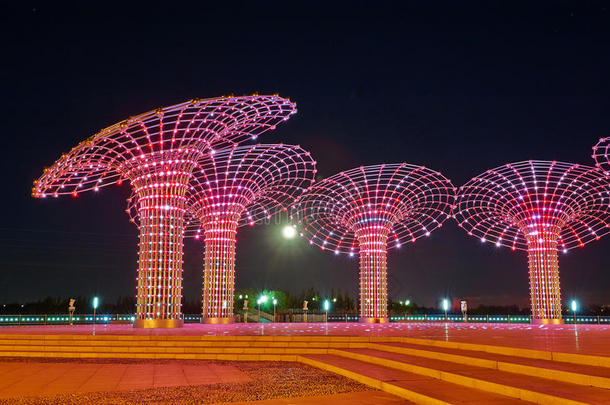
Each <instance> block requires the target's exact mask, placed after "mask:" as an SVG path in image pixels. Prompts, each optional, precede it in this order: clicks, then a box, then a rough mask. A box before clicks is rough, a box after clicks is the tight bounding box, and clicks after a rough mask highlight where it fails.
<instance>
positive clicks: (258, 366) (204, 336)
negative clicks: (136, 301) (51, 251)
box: [0, 323, 610, 405]
mask: <svg viewBox="0 0 610 405" xmlns="http://www.w3.org/2000/svg"><path fill="white" fill-rule="evenodd" d="M0 352H1V353H2V357H4V359H3V361H2V362H0V381H1V383H0V403H12V402H11V401H13V400H14V399H15V398H22V397H26V396H27V397H30V398H39V399H40V400H41V401H43V402H44V401H47V399H49V400H50V401H51V402H52V403H62V401H64V400H65V398H66V397H64V396H65V395H73V396H75V398H77V399H78V400H79V401H81V402H77V403H93V402H100V401H102V402H101V403H113V402H103V401H105V400H107V399H108V398H111V399H112V400H117V401H122V402H126V403H131V402H138V401H140V402H141V399H142V398H145V399H146V401H148V402H153V403H158V402H167V403H174V402H178V403H179V402H180V401H183V400H186V402H185V403H192V401H193V400H194V398H195V399H196V401H195V403H200V402H201V403H222V402H232V403H242V404H255V403H261V404H268V405H272V404H273V405H288V404H295V405H296V404H303V405H306V404H326V403H333V404H335V405H339V404H342V403H345V404H347V403H350V404H395V403H410V402H415V403H430V401H440V402H434V403H444V404H481V403H489V404H496V405H498V404H505V403H506V404H509V403H514V402H515V401H516V400H523V401H525V402H534V403H551V402H553V403H555V402H556V403H563V402H566V401H568V402H569V401H576V403H591V404H606V403H607V404H610V326H605V325H546V326H539V325H523V324H462V323H390V324H360V323H328V324H325V323H292V324H285V323H276V324H271V323H267V324H232V325H205V324H187V325H185V327H184V328H179V329H134V328H133V327H132V326H131V325H128V324H115V325H112V324H110V325H95V326H94V325H75V326H65V325H64V326H22V327H3V328H0ZM62 395H63V396H62ZM7 401H8V402H7ZM53 401H55V402H53ZM155 401H156V402H155ZM188 401H191V402H188ZM197 401H198V402H197ZM239 401H242V402H239ZM252 401H254V402H252ZM257 401H259V402H257ZM260 401H262V402H260ZM409 401H410V402H409ZM25 403H30V402H25ZM33 403H36V402H33ZM569 403H574V402H569Z"/></svg>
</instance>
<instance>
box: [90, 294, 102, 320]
mask: <svg viewBox="0 0 610 405" xmlns="http://www.w3.org/2000/svg"><path fill="white" fill-rule="evenodd" d="M91 304H92V305H93V324H94V325H95V313H96V311H97V307H98V306H99V304H100V299H99V298H98V297H93V302H92V303H91Z"/></svg>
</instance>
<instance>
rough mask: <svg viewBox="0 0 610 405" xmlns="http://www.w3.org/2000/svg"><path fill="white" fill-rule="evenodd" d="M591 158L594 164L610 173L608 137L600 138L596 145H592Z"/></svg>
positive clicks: (609, 143)
mask: <svg viewBox="0 0 610 405" xmlns="http://www.w3.org/2000/svg"><path fill="white" fill-rule="evenodd" d="M592 157H593V159H595V166H597V167H599V168H600V169H602V170H603V171H604V173H606V175H610V137H608V138H601V139H600V140H599V142H597V145H595V146H594V147H593V156H592Z"/></svg>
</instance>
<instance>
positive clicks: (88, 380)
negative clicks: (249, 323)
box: [0, 359, 407, 404]
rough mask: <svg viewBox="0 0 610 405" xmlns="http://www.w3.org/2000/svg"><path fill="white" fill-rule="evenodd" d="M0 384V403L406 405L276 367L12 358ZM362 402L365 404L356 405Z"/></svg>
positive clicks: (316, 373) (301, 370)
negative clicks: (311, 404)
mask: <svg viewBox="0 0 610 405" xmlns="http://www.w3.org/2000/svg"><path fill="white" fill-rule="evenodd" d="M0 381H1V382H0V403H3V404H16V403H22V404H43V403H44V404H91V403H97V404H116V403H188V404H191V403H224V402H229V401H230V403H235V402H238V403H251V402H252V401H254V402H255V403H259V401H263V402H262V403H263V404H264V403H268V404H282V403H286V402H282V401H283V400H286V399H287V398H299V400H298V401H297V402H290V403H303V404H308V403H325V402H324V401H326V400H327V399H326V398H327V397H328V400H329V401H330V400H332V402H333V403H341V402H342V401H345V402H344V403H348V401H349V403H356V404H358V403H380V404H384V403H387V404H402V403H407V402H406V401H404V400H401V399H399V398H396V397H394V396H392V395H389V394H385V393H382V392H379V391H375V390H371V389H370V388H368V387H366V386H364V385H362V384H359V383H357V382H354V381H351V380H349V379H347V378H344V377H341V376H337V375H335V374H332V373H328V372H325V371H322V370H319V369H316V368H312V367H308V366H305V365H301V364H296V363H279V362H255V363H248V362H235V363H231V362H210V361H179V362H178V361H124V360H123V361H82V360H81V361H73V360H72V361H57V360H51V361H42V360H34V361H19V360H18V359H14V360H12V361H2V362H0ZM352 392H355V393H357V394H354V395H350V393H352ZM282 398H283V399H282ZM363 398H368V400H369V402H359V401H362V400H363ZM312 401H313V402H312ZM370 401H373V402H370ZM327 403H330V402H327Z"/></svg>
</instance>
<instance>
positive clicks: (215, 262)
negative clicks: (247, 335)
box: [128, 144, 316, 323]
mask: <svg viewBox="0 0 610 405" xmlns="http://www.w3.org/2000/svg"><path fill="white" fill-rule="evenodd" d="M315 173H316V168H315V161H314V160H313V159H312V157H311V155H310V154H309V152H307V151H305V150H303V149H302V148H301V147H299V146H295V145H284V144H272V145H253V146H241V147H232V148H227V149H223V150H219V151H216V152H214V153H211V154H209V155H208V156H205V157H203V158H202V159H200V161H199V167H198V169H197V170H196V171H194V172H193V181H192V182H191V186H190V188H189V190H188V191H187V193H186V209H187V211H188V216H189V217H190V220H189V223H188V225H187V227H186V228H187V229H186V234H187V236H194V237H195V238H197V239H203V241H204V244H205V254H204V272H203V273H204V275H203V296H202V298H203V312H202V314H203V322H204V323H231V322H233V293H234V289H235V247H236V234H237V228H238V227H239V226H242V225H255V224H257V223H260V222H263V221H265V220H269V219H270V218H271V216H273V215H274V214H276V213H278V212H281V211H286V209H287V207H289V206H290V205H291V204H292V203H293V202H294V199H295V198H296V197H297V196H299V195H300V194H302V193H303V192H304V191H305V190H306V189H307V188H309V187H310V186H311V184H312V182H313V180H314V176H315ZM128 211H129V213H130V215H132V217H133V216H135V218H132V219H133V220H134V221H135V220H139V221H141V220H142V219H143V218H142V216H143V215H146V213H142V212H139V218H138V217H137V215H138V211H137V210H135V209H134V208H133V203H132V204H131V209H129V210H128Z"/></svg>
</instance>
